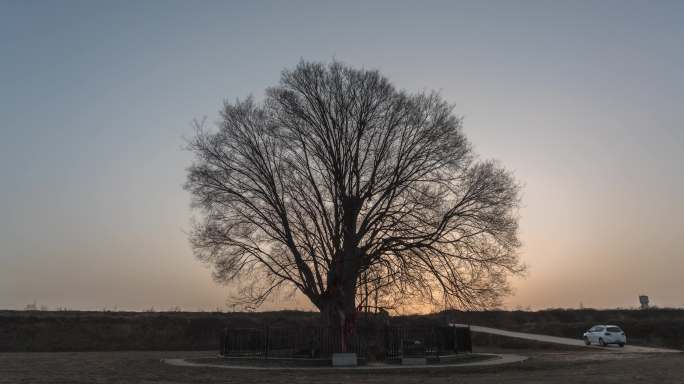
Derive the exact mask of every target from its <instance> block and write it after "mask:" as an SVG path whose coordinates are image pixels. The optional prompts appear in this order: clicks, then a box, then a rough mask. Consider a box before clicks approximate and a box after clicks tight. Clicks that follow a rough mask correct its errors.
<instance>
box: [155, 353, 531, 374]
mask: <svg viewBox="0 0 684 384" xmlns="http://www.w3.org/2000/svg"><path fill="white" fill-rule="evenodd" d="M477 355H478V356H483V357H488V358H487V359H486V360H479V361H473V362H469V363H468V362H464V363H456V364H427V365H396V364H383V363H371V364H368V365H360V366H356V367H332V366H327V367H325V366H251V365H230V364H225V363H223V364H217V363H204V362H202V363H200V362H192V361H188V360H186V359H178V358H176V359H163V360H162V361H163V362H164V363H166V364H170V365H175V366H179V367H211V368H223V369H242V370H259V371H261V370H280V371H282V370H297V371H299V370H326V371H327V370H397V369H398V370H401V369H412V370H418V369H440V368H458V367H486V366H494V365H503V364H513V363H520V362H523V361H525V360H527V359H528V357H527V356H521V355H513V354H493V353H478V354H477Z"/></svg>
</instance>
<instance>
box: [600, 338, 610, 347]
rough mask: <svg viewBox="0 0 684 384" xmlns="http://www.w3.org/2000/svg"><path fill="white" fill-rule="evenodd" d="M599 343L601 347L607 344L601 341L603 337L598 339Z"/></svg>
mask: <svg viewBox="0 0 684 384" xmlns="http://www.w3.org/2000/svg"><path fill="white" fill-rule="evenodd" d="M599 344H601V346H602V347H605V346H606V345H608V344H606V342H605V341H603V338H600V339H599Z"/></svg>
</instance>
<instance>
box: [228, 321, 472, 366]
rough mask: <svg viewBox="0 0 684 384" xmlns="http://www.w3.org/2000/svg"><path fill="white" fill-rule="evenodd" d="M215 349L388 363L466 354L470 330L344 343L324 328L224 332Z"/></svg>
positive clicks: (373, 335)
mask: <svg viewBox="0 0 684 384" xmlns="http://www.w3.org/2000/svg"><path fill="white" fill-rule="evenodd" d="M343 340H344V341H343ZM220 345H221V347H220V348H221V350H220V352H221V354H222V355H224V356H242V357H259V358H273V357H289V358H326V357H330V356H331V355H332V354H333V353H336V352H355V353H356V354H357V356H360V357H367V356H368V355H369V350H372V351H371V352H372V353H373V354H374V357H375V358H377V356H378V355H380V356H382V359H385V360H388V359H389V360H391V359H396V358H401V357H402V356H404V357H405V356H408V355H411V356H421V357H423V356H424V357H430V356H434V357H439V356H440V355H448V354H453V353H458V352H466V351H470V350H471V346H470V330H469V329H467V328H462V327H461V328H458V327H430V328H427V327H426V328H411V327H395V326H381V327H372V328H356V329H355V330H354V332H352V333H351V335H349V336H348V337H346V338H344V339H343V337H342V332H341V331H340V329H339V328H330V327H262V328H227V329H226V330H225V332H224V334H223V335H222V336H221V341H220Z"/></svg>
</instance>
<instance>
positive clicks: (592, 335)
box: [582, 325, 627, 347]
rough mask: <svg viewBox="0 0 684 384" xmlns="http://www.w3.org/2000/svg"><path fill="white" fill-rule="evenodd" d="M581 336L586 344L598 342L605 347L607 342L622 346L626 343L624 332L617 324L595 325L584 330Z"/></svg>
mask: <svg viewBox="0 0 684 384" xmlns="http://www.w3.org/2000/svg"><path fill="white" fill-rule="evenodd" d="M582 337H583V338H584V344H586V345H591V344H598V345H600V346H602V347H605V346H606V345H608V344H617V345H619V346H620V347H624V346H625V344H627V336H625V332H624V331H623V330H622V329H620V327H618V326H617V325H595V326H593V327H591V329H590V330H588V331H586V332H584V335H583V336H582Z"/></svg>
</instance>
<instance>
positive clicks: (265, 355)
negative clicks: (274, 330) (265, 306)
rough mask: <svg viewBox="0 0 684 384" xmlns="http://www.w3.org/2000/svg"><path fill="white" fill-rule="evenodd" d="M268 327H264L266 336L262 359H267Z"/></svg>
mask: <svg viewBox="0 0 684 384" xmlns="http://www.w3.org/2000/svg"><path fill="white" fill-rule="evenodd" d="M268 343H269V340H268V325H267V326H266V334H265V335H264V358H265V359H268Z"/></svg>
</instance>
